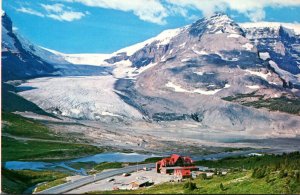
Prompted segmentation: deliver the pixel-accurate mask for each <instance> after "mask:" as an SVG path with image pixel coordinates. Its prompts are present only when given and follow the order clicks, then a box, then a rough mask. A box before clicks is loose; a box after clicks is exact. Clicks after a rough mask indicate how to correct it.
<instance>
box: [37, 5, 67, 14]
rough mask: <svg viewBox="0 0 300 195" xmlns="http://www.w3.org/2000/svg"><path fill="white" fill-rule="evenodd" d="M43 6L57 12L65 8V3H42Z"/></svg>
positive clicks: (47, 9) (49, 10)
mask: <svg viewBox="0 0 300 195" xmlns="http://www.w3.org/2000/svg"><path fill="white" fill-rule="evenodd" d="M41 6H42V7H43V8H44V9H45V10H46V11H48V12H56V13H58V12H62V11H63V8H64V5H63V4H60V3H56V4H53V5H47V4H41Z"/></svg>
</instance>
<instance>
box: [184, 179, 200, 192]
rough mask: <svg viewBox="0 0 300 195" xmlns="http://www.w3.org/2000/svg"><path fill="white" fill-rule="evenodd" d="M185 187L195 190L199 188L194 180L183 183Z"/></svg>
mask: <svg viewBox="0 0 300 195" xmlns="http://www.w3.org/2000/svg"><path fill="white" fill-rule="evenodd" d="M183 189H187V190H190V191H193V190H195V189H197V185H196V183H194V182H191V181H188V182H186V183H185V184H184V185H183Z"/></svg>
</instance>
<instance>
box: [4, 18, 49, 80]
mask: <svg viewBox="0 0 300 195" xmlns="http://www.w3.org/2000/svg"><path fill="white" fill-rule="evenodd" d="M1 45H2V58H1V60H2V79H3V80H4V81H5V80H12V79H28V78H34V77H39V76H49V75H51V74H52V73H54V72H55V68H54V66H53V65H52V64H49V63H47V62H46V61H44V60H43V59H42V58H41V57H39V56H37V55H35V54H33V53H31V52H29V51H28V50H26V49H25V48H24V47H23V46H24V45H23V44H22V43H21V42H20V40H19V39H18V37H17V36H16V35H15V33H14V32H13V29H12V21H11V19H10V18H9V17H8V16H7V14H5V13H3V14H2V42H1Z"/></svg>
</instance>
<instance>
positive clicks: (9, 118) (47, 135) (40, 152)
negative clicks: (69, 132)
mask: <svg viewBox="0 0 300 195" xmlns="http://www.w3.org/2000/svg"><path fill="white" fill-rule="evenodd" d="M2 120H3V121H5V122H4V126H3V128H2V133H3V134H4V135H3V136H2V161H10V160H58V159H70V158H74V157H80V156H84V155H89V154H96V153H101V152H103V149H101V148H98V147H96V146H91V145H86V144H79V143H76V142H73V143H70V142H72V140H70V138H63V137H61V135H56V134H54V133H52V132H51V131H50V130H49V129H48V128H47V127H46V126H45V125H43V124H41V123H39V122H37V121H34V120H31V119H27V118H24V117H22V116H19V115H16V114H12V113H2ZM5 134H9V135H13V136H17V137H21V138H24V137H25V138H34V139H38V140H26V139H24V140H22V139H20V140H17V139H13V138H10V137H6V136H5ZM39 139H40V140H39ZM49 140H50V141H49ZM51 141H54V142H51ZM55 141H58V143H56V142H55ZM60 142H62V143H60ZM63 142H65V143H63Z"/></svg>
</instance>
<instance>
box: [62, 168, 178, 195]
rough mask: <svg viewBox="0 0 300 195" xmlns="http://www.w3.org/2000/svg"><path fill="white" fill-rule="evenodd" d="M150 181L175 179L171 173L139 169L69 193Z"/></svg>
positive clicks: (161, 181) (125, 186) (125, 187)
mask: <svg viewBox="0 0 300 195" xmlns="http://www.w3.org/2000/svg"><path fill="white" fill-rule="evenodd" d="M145 180H147V181H151V182H153V183H154V185H155V184H159V183H163V182H168V181H171V180H175V178H174V176H173V175H165V174H159V173H156V171H155V169H152V170H149V171H145V170H139V171H138V172H133V173H130V175H129V176H124V175H118V176H114V177H111V178H107V179H105V180H100V181H97V182H94V183H91V184H88V185H85V186H82V187H79V188H77V189H75V190H72V191H70V192H67V193H70V194H80V193H85V192H90V191H107V190H109V191H111V190H116V189H128V190H130V189H133V188H132V182H136V181H145Z"/></svg>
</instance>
